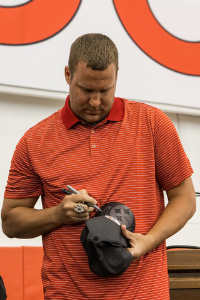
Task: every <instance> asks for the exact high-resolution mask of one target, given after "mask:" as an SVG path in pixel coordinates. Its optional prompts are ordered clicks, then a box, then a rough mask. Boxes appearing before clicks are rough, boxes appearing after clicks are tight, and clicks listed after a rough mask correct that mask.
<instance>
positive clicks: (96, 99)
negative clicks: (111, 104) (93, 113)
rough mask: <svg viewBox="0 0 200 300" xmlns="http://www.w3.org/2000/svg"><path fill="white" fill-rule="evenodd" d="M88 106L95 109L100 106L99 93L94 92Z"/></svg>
mask: <svg viewBox="0 0 200 300" xmlns="http://www.w3.org/2000/svg"><path fill="white" fill-rule="evenodd" d="M89 104H90V105H91V106H92V107H93V108H97V107H98V106H99V105H100V104H101V95H100V93H99V92H95V93H92V94H91V95H90V99H89Z"/></svg>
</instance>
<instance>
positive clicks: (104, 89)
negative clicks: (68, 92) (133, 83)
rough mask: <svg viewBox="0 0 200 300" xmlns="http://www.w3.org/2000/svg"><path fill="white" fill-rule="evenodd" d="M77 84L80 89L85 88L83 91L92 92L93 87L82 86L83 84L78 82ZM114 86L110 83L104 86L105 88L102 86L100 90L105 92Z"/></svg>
mask: <svg viewBox="0 0 200 300" xmlns="http://www.w3.org/2000/svg"><path fill="white" fill-rule="evenodd" d="M78 86H79V87H80V88H81V89H82V90H85V91H88V92H92V91H93V89H91V88H88V87H86V86H84V85H81V84H78ZM113 87H114V84H113V85H112V86H109V87H106V88H103V89H101V90H100V92H102V93H103V92H107V91H109V90H110V89H112V88H113Z"/></svg>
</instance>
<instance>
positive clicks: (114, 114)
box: [61, 96, 124, 129]
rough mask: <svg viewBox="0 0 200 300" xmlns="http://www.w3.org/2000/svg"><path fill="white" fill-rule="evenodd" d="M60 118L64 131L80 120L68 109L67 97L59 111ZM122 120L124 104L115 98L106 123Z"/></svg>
mask: <svg viewBox="0 0 200 300" xmlns="http://www.w3.org/2000/svg"><path fill="white" fill-rule="evenodd" d="M61 118H62V121H63V124H64V125H65V128H66V129H69V128H70V127H72V126H73V125H75V124H76V123H78V122H80V121H81V120H80V119H79V118H77V116H76V115H75V114H74V113H73V112H72V110H71V108H70V107H69V96H67V98H66V101H65V105H64V107H63V108H62V109H61ZM123 118H124V104H123V102H122V99H120V98H118V97H115V98H114V103H113V106H112V108H111V110H110V112H109V114H108V115H107V117H106V118H105V119H106V120H108V121H121V120H123Z"/></svg>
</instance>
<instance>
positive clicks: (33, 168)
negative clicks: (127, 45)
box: [2, 34, 195, 300]
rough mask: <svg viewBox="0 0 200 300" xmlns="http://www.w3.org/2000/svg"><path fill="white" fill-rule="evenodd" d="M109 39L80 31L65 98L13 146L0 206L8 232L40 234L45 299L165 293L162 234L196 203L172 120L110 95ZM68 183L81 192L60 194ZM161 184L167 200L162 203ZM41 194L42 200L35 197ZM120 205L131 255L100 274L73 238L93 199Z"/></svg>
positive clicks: (113, 69) (113, 63) (114, 55)
mask: <svg viewBox="0 0 200 300" xmlns="http://www.w3.org/2000/svg"><path fill="white" fill-rule="evenodd" d="M117 74H118V52H117V48H116V46H115V44H114V43H113V42H112V41H111V40H110V39H109V38H108V37H106V36H104V35H101V34H86V35H84V36H81V37H79V38H78V39H77V40H76V41H75V42H74V43H73V44H72V46H71V51H70V57H69V66H67V67H66V68H65V78H66V81H67V83H68V84H69V97H67V100H66V103H65V106H64V107H63V108H62V109H61V110H59V111H58V112H56V113H54V114H53V115H52V116H50V117H48V118H47V119H45V120H43V121H41V122H40V123H39V124H37V125H36V126H34V127H33V128H31V129H30V130H29V131H27V132H26V133H25V135H24V136H23V137H22V139H21V140H20V142H19V144H18V145H17V147H16V150H15V153H14V156H13V159H12V163H11V168H10V173H9V178H8V183H7V187H6V191H5V200H4V204H3V208H2V221H3V230H4V232H5V234H6V235H7V236H9V237H11V238H12V237H18V238H32V237H36V236H39V235H42V237H43V248H44V259H43V266H42V280H43V285H44V295H45V299H136V300H139V299H145V300H146V299H151V300H152V299H154V300H155V299H159V300H160V299H163V300H166V299H169V284H168V273H167V261H166V246H165V239H166V238H168V237H169V236H171V235H173V234H174V233H176V232H177V231H178V230H180V229H181V228H182V227H183V226H184V225H185V224H186V222H187V221H188V220H189V219H190V218H191V217H192V215H193V214H194V212H195V192H194V188H193V184H192V181H191V178H190V177H191V174H192V168H191V166H190V163H189V161H188V158H187V156H186V155H185V152H184V150H183V148H182V145H181V143H180V140H179V138H178V135H177V133H176V131H175V129H174V126H173V125H172V123H171V122H170V121H169V119H168V118H167V117H166V116H165V115H164V114H163V113H162V112H161V111H160V110H158V109H157V108H154V107H151V106H148V105H145V104H143V103H137V102H135V101H128V100H125V99H121V98H117V97H114V94H115V88H116V82H117ZM68 184H69V185H72V186H73V187H74V188H75V189H77V190H79V191H80V193H81V194H79V195H77V194H76V195H75V194H73V195H65V196H64V195H63V192H62V188H64V187H66V186H67V185H68ZM163 190H166V191H167V195H168V199H169V203H168V205H167V207H166V208H164V199H163ZM40 195H41V196H42V203H43V209H42V210H36V209H34V205H35V203H36V201H37V199H38V197H39V196H40ZM109 201H119V202H121V203H124V204H126V205H127V206H128V207H129V208H130V209H131V210H132V211H133V213H134V216H135V220H136V230H135V233H132V232H129V231H128V230H126V228H125V226H124V225H122V234H123V235H124V236H125V237H126V238H128V239H129V241H130V248H128V251H130V252H131V253H132V256H133V262H132V263H131V265H130V266H129V268H128V269H127V270H126V272H125V273H123V274H122V275H120V276H116V277H107V278H104V277H99V276H98V275H94V274H93V273H92V272H91V271H90V269H89V266H88V262H87V255H86V253H85V252H84V250H83V247H82V245H81V242H80V234H81V232H82V229H83V227H84V221H86V220H87V219H88V218H89V217H92V216H93V214H94V212H93V211H94V208H93V207H89V206H87V205H84V212H83V213H78V212H76V211H75V210H74V208H75V207H76V205H77V204H78V203H80V202H81V203H82V202H89V203H90V204H96V203H97V204H98V206H100V207H101V206H102V205H104V204H105V203H107V202H109Z"/></svg>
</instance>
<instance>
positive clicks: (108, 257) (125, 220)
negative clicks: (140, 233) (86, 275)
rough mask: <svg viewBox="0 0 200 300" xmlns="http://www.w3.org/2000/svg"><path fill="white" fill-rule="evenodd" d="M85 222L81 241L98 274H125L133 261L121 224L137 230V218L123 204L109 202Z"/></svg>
mask: <svg viewBox="0 0 200 300" xmlns="http://www.w3.org/2000/svg"><path fill="white" fill-rule="evenodd" d="M101 210H102V212H97V213H96V214H95V215H94V217H93V218H91V219H89V220H87V221H86V222H85V227H84V228H83V231H82V233H81V237H80V239H81V243H82V245H83V247H84V250H85V252H86V254H87V256H88V263H89V267H90V270H91V271H92V272H93V273H94V274H96V275H99V276H117V275H121V274H123V273H124V272H125V271H126V270H127V268H128V267H129V266H130V264H131V262H132V254H131V253H130V252H129V251H127V247H129V241H128V240H127V239H126V238H125V237H124V236H123V235H122V233H121V225H122V224H125V225H126V227H127V229H128V230H130V231H132V232H134V229H135V218H134V215H133V213H132V211H131V210H130V209H129V208H128V207H127V206H126V205H124V204H122V203H119V202H110V203H107V204H105V205H104V206H103V207H101Z"/></svg>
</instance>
